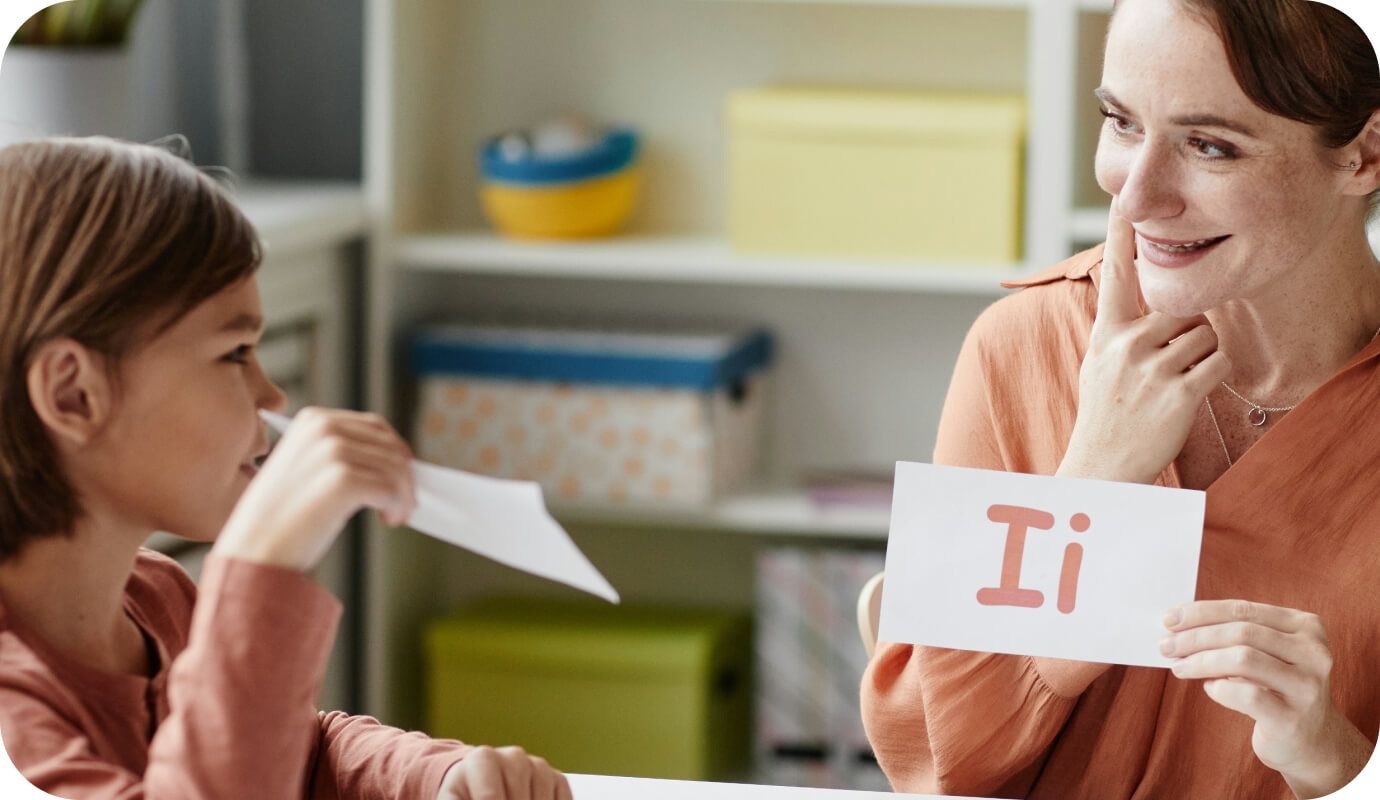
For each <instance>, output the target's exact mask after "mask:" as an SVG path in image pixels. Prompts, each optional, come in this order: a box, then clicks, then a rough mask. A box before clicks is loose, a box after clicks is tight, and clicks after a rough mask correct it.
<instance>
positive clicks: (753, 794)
mask: <svg viewBox="0 0 1380 800" xmlns="http://www.w3.org/2000/svg"><path fill="white" fill-rule="evenodd" d="M566 777H567V778H568V779H569V780H570V789H571V791H572V792H573V793H574V795H575V800H869V798H873V799H876V798H882V797H929V798H934V800H978V798H971V797H970V798H960V797H944V798H937V797H936V796H935V795H929V794H891V793H889V792H857V791H850V790H844V789H802V788H798V787H794V786H753V785H749V784H744V783H707V782H703V781H667V780H656V779H653V778H619V777H612V776H609V775H567V776H566Z"/></svg>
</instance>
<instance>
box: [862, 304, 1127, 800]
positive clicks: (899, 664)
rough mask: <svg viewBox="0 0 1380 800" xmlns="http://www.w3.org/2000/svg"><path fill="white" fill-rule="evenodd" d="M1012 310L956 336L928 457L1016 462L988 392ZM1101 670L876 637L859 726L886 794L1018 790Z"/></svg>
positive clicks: (995, 464)
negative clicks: (959, 344) (957, 345)
mask: <svg viewBox="0 0 1380 800" xmlns="http://www.w3.org/2000/svg"><path fill="white" fill-rule="evenodd" d="M1012 299H1014V298H1012ZM1001 305H1003V304H1002V303H998V306H1001ZM1010 312H1011V309H1010V308H1009V304H1008V307H1006V308H998V307H997V306H994V307H993V308H991V309H988V311H987V312H985V313H984V314H983V315H982V317H981V318H979V320H978V322H977V323H976V324H974V326H973V329H972V331H970V332H969V334H968V337H967V339H966V340H965V342H964V345H963V348H962V351H961V353H960V355H959V359H958V364H957V366H956V367H955V369H954V376H953V380H952V382H951V383H950V385H949V393H948V397H947V398H946V400H945V403H944V412H943V415H942V417H941V421H940V426H939V436H938V440H937V443H936V446H935V454H934V462H935V463H936V464H949V465H953V466H965V467H976V468H980V469H995V470H1012V469H1013V468H1015V466H1016V465H1013V464H1009V463H1007V462H1008V460H1009V459H1008V454H1009V452H1010V445H1012V443H1011V442H1006V441H1003V439H1002V436H1001V434H1000V433H999V426H998V425H997V424H996V422H995V420H996V418H997V416H998V415H1000V414H1003V413H1008V411H1009V410H1003V409H1002V408H1001V407H1000V406H1001V403H1000V401H995V402H994V400H993V398H992V396H991V392H990V391H989V389H990V388H991V386H990V383H989V381H990V380H991V375H992V374H994V370H1001V371H1000V372H996V373H995V374H1007V379H1012V378H1014V377H1015V376H1014V375H1013V374H1008V370H1006V369H1005V368H1003V367H1002V366H1001V365H999V364H994V363H993V361H994V360H998V361H999V360H1001V359H1002V358H1003V356H1002V355H1001V354H1002V353H1009V351H1010V349H1011V344H1012V341H1013V340H1012V336H1011V335H1012V330H1011V325H1010V319H1009V317H1010ZM1025 335H1026V336H1028V335H1029V331H1028V330H1027V331H1025ZM1013 366H1014V365H1013ZM1016 369H1017V370H1019V368H1018V367H1016ZM1032 402H1038V401H1032ZM1106 669H1107V667H1106V665H1104V664H1085V663H1080V662H1072V661H1062V660H1057V659H1044V658H1040V659H1036V658H1029V657H1026V656H1012V655H995V654H990V653H976V652H968V651H960V650H945V649H940V648H933V647H920V646H916V645H909V644H895V643H884V642H879V643H878V644H877V650H876V652H875V654H874V655H873V658H872V660H871V662H870V663H869V664H868V667H867V670H866V672H864V674H863V681H862V689H861V705H862V717H863V724H864V727H865V729H866V731H867V735H868V739H869V741H870V742H871V744H872V747H873V751H874V752H875V753H876V756H877V760H878V763H880V764H881V766H882V769H883V770H884V771H885V772H886V774H887V777H888V778H889V779H890V781H891V784H892V786H893V787H894V788H895V790H896V791H899V792H917V793H935V794H962V795H979V796H999V797H1014V796H1020V797H1024V796H1025V795H1026V794H1027V793H1028V792H1029V789H1030V786H1031V783H1033V781H1034V778H1035V775H1036V773H1037V771H1038V769H1039V767H1040V766H1041V762H1042V761H1043V755H1044V754H1045V753H1046V752H1047V751H1048V749H1049V747H1050V746H1051V744H1052V743H1053V741H1054V739H1055V737H1056V736H1057V735H1058V733H1059V731H1060V730H1061V729H1062V727H1063V725H1064V723H1065V721H1066V720H1067V719H1068V716H1069V714H1070V712H1071V711H1072V710H1073V706H1074V703H1075V702H1076V700H1077V698H1078V696H1079V695H1080V694H1082V692H1083V691H1084V690H1085V689H1086V688H1087V687H1088V685H1089V684H1090V683H1092V681H1093V680H1094V679H1095V678H1096V677H1097V676H1099V675H1101V674H1102V673H1103V672H1104V671H1105V670H1106Z"/></svg>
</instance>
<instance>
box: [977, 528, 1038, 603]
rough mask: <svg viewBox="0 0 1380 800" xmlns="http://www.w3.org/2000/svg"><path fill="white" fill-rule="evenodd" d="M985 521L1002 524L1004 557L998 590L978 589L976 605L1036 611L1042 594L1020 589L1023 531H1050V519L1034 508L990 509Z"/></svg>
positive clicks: (1023, 550)
mask: <svg viewBox="0 0 1380 800" xmlns="http://www.w3.org/2000/svg"><path fill="white" fill-rule="evenodd" d="M987 518H988V519H990V520H992V521H993V522H1004V523H1006V525H1007V528H1006V553H1005V554H1004V555H1003V556H1002V560H1001V587H1000V588H996V589H993V588H986V589H978V593H977V601H978V602H979V603H981V604H983V605H985V606H1020V607H1021V608H1039V607H1040V606H1042V605H1044V602H1045V596H1044V595H1043V594H1041V593H1040V592H1038V591H1036V590H1035V589H1022V588H1021V558H1022V557H1023V556H1024V555H1025V532H1026V530H1028V529H1030V528H1035V529H1037V530H1043V531H1047V530H1049V529H1050V528H1053V527H1054V515H1053V514H1050V513H1049V512H1047V511H1040V510H1039V509H1035V508H1025V507H1023V506H1003V505H994V506H992V507H990V508H988V509H987Z"/></svg>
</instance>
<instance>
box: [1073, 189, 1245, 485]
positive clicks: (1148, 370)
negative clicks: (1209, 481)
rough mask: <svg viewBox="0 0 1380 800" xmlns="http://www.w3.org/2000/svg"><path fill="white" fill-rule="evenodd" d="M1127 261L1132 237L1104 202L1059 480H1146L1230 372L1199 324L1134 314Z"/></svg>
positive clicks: (1134, 286) (1175, 449)
mask: <svg viewBox="0 0 1380 800" xmlns="http://www.w3.org/2000/svg"><path fill="white" fill-rule="evenodd" d="M1135 255H1136V251H1135V231H1134V230H1133V229H1132V228H1131V223H1129V222H1127V221H1126V220H1124V219H1122V218H1121V216H1120V215H1119V214H1118V213H1117V208H1116V204H1115V202H1114V203H1113V204H1112V212H1111V217H1110V220H1109V223H1108V226H1107V245H1106V248H1105V251H1104V254H1103V260H1102V283H1101V286H1100V287H1099V290H1098V296H1097V318H1096V320H1095V321H1094V322H1093V328H1092V336H1091V339H1090V341H1089V343H1088V353H1087V355H1086V356H1085V357H1084V359H1083V367H1082V369H1081V371H1080V372H1079V376H1078V418H1077V420H1076V421H1075V422H1074V425H1073V435H1072V436H1071V438H1070V440H1069V447H1068V450H1067V451H1066V452H1065V454H1064V460H1063V461H1062V462H1061V463H1060V465H1059V471H1058V473H1057V474H1059V475H1064V476H1070V477H1082V478H1101V479H1104V480H1114V481H1126V482H1132V483H1151V482H1153V481H1154V480H1155V477H1156V476H1158V475H1159V474H1160V471H1161V470H1163V469H1164V468H1165V467H1166V466H1167V465H1168V464H1169V462H1171V461H1173V460H1174V458H1175V457H1176V456H1178V454H1179V451H1180V450H1182V449H1183V446H1184V442H1185V441H1186V440H1187V439H1188V431H1189V428H1190V427H1191V426H1192V424H1193V418H1194V416H1195V415H1196V414H1197V413H1198V406H1200V405H1202V404H1203V400H1204V398H1206V397H1207V395H1208V393H1209V392H1210V391H1212V389H1213V387H1215V386H1216V385H1217V383H1218V382H1219V381H1221V380H1223V379H1224V378H1226V376H1227V374H1228V372H1230V370H1231V364H1230V363H1229V362H1228V361H1227V357H1226V356H1225V355H1224V354H1223V353H1222V351H1220V350H1218V349H1217V334H1216V333H1215V332H1214V331H1213V330H1212V327H1211V326H1210V325H1209V324H1208V321H1207V318H1206V317H1204V316H1201V315H1200V316H1198V317H1194V318H1192V319H1180V318H1177V317H1171V316H1169V315H1167V314H1162V313H1159V312H1151V313H1148V314H1146V313H1143V312H1142V310H1141V307H1140V283H1139V280H1138V278H1137V275H1136V263H1135Z"/></svg>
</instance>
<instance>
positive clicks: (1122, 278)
mask: <svg viewBox="0 0 1380 800" xmlns="http://www.w3.org/2000/svg"><path fill="white" fill-rule="evenodd" d="M1135 236H1136V234H1135V229H1134V228H1132V227H1131V223H1130V222H1127V221H1126V220H1125V219H1124V218H1122V216H1121V215H1120V214H1119V213H1117V205H1116V201H1115V200H1113V201H1112V209H1111V213H1110V214H1108V217H1107V244H1106V247H1104V248H1103V252H1102V283H1101V285H1100V286H1099V287H1098V293H1097V322H1100V323H1104V324H1106V323H1121V322H1130V321H1132V320H1134V319H1137V318H1139V317H1140V316H1141V308H1140V280H1139V278H1138V277H1137V275H1136V240H1135Z"/></svg>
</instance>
